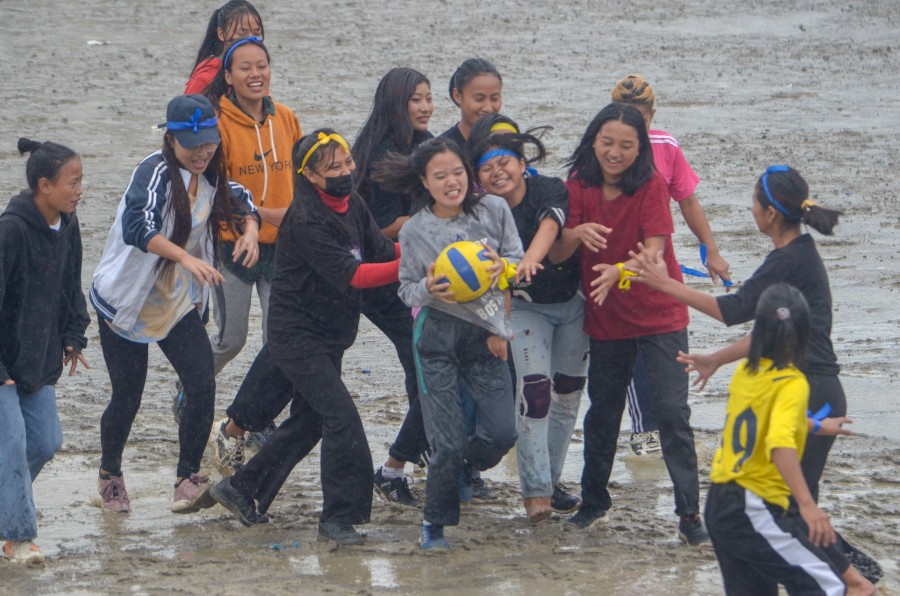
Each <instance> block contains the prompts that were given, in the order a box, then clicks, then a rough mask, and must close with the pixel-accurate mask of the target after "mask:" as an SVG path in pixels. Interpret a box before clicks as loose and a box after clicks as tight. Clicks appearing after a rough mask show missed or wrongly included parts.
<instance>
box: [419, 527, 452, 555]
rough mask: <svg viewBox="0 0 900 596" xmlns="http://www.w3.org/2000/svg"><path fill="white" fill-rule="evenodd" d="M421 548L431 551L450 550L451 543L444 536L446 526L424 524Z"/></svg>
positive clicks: (420, 539) (420, 540)
mask: <svg viewBox="0 0 900 596" xmlns="http://www.w3.org/2000/svg"><path fill="white" fill-rule="evenodd" d="M419 548H420V549H422V550H424V551H430V552H435V553H439V552H448V551H449V550H450V543H449V542H447V539H446V538H444V526H435V525H430V524H422V536H421V538H419Z"/></svg>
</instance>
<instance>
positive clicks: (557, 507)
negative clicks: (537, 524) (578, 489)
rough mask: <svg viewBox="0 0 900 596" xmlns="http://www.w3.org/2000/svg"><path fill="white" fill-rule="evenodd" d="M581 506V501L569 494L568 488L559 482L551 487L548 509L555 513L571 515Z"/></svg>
mask: <svg viewBox="0 0 900 596" xmlns="http://www.w3.org/2000/svg"><path fill="white" fill-rule="evenodd" d="M579 505H581V499H579V498H578V497H576V496H575V495H573V494H572V493H570V492H569V487H567V486H566V485H565V484H563V483H562V482H560V483H559V484H557V485H556V486H554V487H553V496H552V497H550V508H551V509H553V511H555V512H556V513H572V512H573V511H575V510H576V509H578V506H579Z"/></svg>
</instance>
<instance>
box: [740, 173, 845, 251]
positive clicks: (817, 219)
mask: <svg viewBox="0 0 900 596" xmlns="http://www.w3.org/2000/svg"><path fill="white" fill-rule="evenodd" d="M755 197H756V200H757V201H759V204H760V205H762V206H763V208H767V207H773V208H774V209H775V210H776V211H778V212H779V213H780V214H781V215H782V218H783V221H784V225H786V226H799V225H800V222H801V221H802V222H803V223H805V224H806V225H808V226H809V227H811V228H813V229H814V230H816V231H818V232H820V233H821V234H824V235H826V236H831V235H832V234H834V226H836V225H837V223H838V219H839V217H840V216H841V215H843V211H838V210H836V209H827V208H825V207H820V206H819V205H817V204H816V203H815V202H814V201H810V200H809V185H808V184H807V183H806V180H804V179H803V176H801V175H800V172H798V171H797V170H795V169H794V168H791V167H790V166H770V167H769V168H768V169H767V170H766V172H765V173H764V174H763V175H762V176H760V177H759V180H757V181H756V189H755ZM770 199H774V201H775V202H774V203H773V201H772V200H770Z"/></svg>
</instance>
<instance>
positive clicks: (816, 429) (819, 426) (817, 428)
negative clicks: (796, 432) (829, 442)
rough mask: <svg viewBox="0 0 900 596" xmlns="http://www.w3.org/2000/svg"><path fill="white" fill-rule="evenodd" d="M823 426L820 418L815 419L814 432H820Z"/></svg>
mask: <svg viewBox="0 0 900 596" xmlns="http://www.w3.org/2000/svg"><path fill="white" fill-rule="evenodd" d="M821 428H822V422H821V421H819V420H813V427H812V434H816V433H817V432H819V430H821Z"/></svg>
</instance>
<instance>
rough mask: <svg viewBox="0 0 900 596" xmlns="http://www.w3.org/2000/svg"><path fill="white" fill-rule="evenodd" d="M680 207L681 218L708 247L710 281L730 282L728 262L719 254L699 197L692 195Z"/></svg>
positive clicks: (707, 266)
mask: <svg viewBox="0 0 900 596" xmlns="http://www.w3.org/2000/svg"><path fill="white" fill-rule="evenodd" d="M678 207H679V208H680V209H681V216H682V217H684V221H685V223H687V225H688V227H689V228H690V229H691V232H693V233H694V236H696V237H697V240H699V241H700V242H702V243H703V244H705V245H706V268H707V269H708V270H709V277H710V279H712V281H713V283H716V282H717V281H718V278H719V277H720V276H721V277H723V278H724V279H727V280H729V281H730V280H731V276H730V275H728V261H726V260H725V259H723V258H722V255H720V254H719V247H718V246H716V239H715V238H714V237H713V233H712V228H711V227H710V225H709V220H708V219H707V218H706V212H705V211H704V210H703V205H701V204H700V201H699V200H698V199H697V195H696V194H694V193H691V194H690V196H689V197H687V198H686V199H684V200H683V201H679V202H678Z"/></svg>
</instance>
